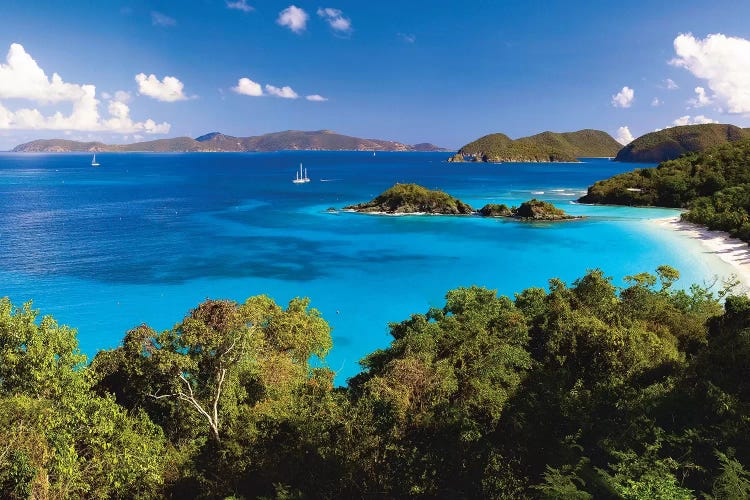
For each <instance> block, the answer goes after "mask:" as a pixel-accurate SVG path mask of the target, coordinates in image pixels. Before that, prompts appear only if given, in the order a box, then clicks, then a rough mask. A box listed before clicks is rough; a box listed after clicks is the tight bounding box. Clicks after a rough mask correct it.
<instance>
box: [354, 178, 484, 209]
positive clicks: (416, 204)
mask: <svg viewBox="0 0 750 500" xmlns="http://www.w3.org/2000/svg"><path fill="white" fill-rule="evenodd" d="M344 210H352V211H355V212H363V213H381V214H418V213H425V214H442V215H471V214H472V213H474V209H473V208H471V206H470V205H467V204H466V203H464V202H462V201H461V200H459V199H457V198H454V197H453V196H451V195H449V194H448V193H444V192H443V191H439V190H434V189H427V188H426V187H423V186H420V185H418V184H400V183H398V184H395V185H394V186H393V187H391V188H389V189H387V190H385V191H384V192H383V193H381V194H380V195H378V196H377V197H375V198H374V199H373V200H372V201H368V202H366V203H360V204H357V205H350V206H347V207H344Z"/></svg>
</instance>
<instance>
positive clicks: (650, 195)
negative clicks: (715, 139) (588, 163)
mask: <svg viewBox="0 0 750 500" xmlns="http://www.w3.org/2000/svg"><path fill="white" fill-rule="evenodd" d="M578 201H580V202H581V203H605V204H612V205H632V206H661V207H673V208H684V209H687V211H686V212H685V213H683V214H682V219H683V220H686V221H689V222H694V223H697V224H700V225H703V226H706V227H708V228H709V229H715V230H721V231H727V232H728V233H730V234H731V235H732V236H733V237H737V238H740V239H742V240H744V241H750V139H746V140H742V141H735V142H729V143H726V144H723V145H720V146H716V147H713V148H710V149H707V150H705V151H703V152H701V153H693V154H688V155H685V156H683V157H681V158H678V159H676V160H670V161H666V162H663V163H661V164H659V165H658V166H657V167H655V168H643V169H636V170H634V171H632V172H627V173H624V174H620V175H616V176H614V177H611V178H609V179H606V180H603V181H599V182H597V183H596V184H594V185H593V186H591V187H589V189H588V193H587V194H586V195H584V196H583V197H581V198H580V199H579V200H578Z"/></svg>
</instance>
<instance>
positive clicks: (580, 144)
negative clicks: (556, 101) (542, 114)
mask: <svg viewBox="0 0 750 500" xmlns="http://www.w3.org/2000/svg"><path fill="white" fill-rule="evenodd" d="M621 147H622V146H621V144H620V143H618V142H617V141H615V140H614V139H613V138H612V136H610V135H609V134H607V133H606V132H602V131H601V130H592V129H585V130H579V131H577V132H564V133H557V132H542V133H540V134H536V135H532V136H529V137H521V138H520V139H515V140H513V139H511V138H510V137H508V136H507V135H505V134H500V133H497V134H489V135H485V136H484V137H480V138H479V139H477V140H475V141H473V142H470V143H469V144H466V145H465V146H463V147H462V148H461V149H459V150H458V153H456V154H455V155H454V156H452V157H450V158H449V159H448V161H449V162H462V161H465V160H464V158H466V157H468V158H470V159H471V160H472V161H483V162H496V163H497V162H577V161H578V158H582V157H598V156H601V157H605V156H606V157H609V156H615V155H616V154H617V152H618V151H619V150H620V148H621Z"/></svg>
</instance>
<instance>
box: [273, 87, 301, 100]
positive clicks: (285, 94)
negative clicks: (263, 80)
mask: <svg viewBox="0 0 750 500" xmlns="http://www.w3.org/2000/svg"><path fill="white" fill-rule="evenodd" d="M266 92H268V93H269V94H270V95H274V96H276V97H282V98H284V99H296V98H298V97H299V96H298V95H297V92H295V91H294V90H292V87H288V86H284V87H281V88H279V87H274V86H273V85H266Z"/></svg>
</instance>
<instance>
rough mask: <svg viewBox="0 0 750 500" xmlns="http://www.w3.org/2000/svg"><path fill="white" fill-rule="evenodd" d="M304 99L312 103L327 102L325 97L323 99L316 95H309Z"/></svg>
mask: <svg viewBox="0 0 750 500" xmlns="http://www.w3.org/2000/svg"><path fill="white" fill-rule="evenodd" d="M305 99H307V100H308V101H313V102H325V101H327V100H328V99H327V98H326V97H323V96H322V95H318V94H313V95H309V96H307V97H305Z"/></svg>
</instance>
